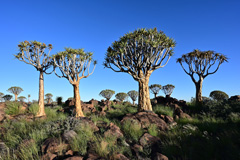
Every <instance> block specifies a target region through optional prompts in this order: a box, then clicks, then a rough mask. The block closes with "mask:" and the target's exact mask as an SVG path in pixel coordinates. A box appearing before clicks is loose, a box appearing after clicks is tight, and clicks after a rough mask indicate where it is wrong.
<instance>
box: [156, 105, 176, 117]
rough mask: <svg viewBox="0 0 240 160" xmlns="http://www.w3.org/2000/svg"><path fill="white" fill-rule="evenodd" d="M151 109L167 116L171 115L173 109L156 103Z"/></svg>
mask: <svg viewBox="0 0 240 160" xmlns="http://www.w3.org/2000/svg"><path fill="white" fill-rule="evenodd" d="M153 111H154V112H155V113H156V114H158V115H167V116H171V117H172V116H173V109H172V108H170V107H165V106H162V105H156V106H155V107H153Z"/></svg>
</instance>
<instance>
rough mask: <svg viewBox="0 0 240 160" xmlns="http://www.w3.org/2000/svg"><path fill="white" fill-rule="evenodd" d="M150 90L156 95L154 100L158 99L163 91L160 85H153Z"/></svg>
mask: <svg viewBox="0 0 240 160" xmlns="http://www.w3.org/2000/svg"><path fill="white" fill-rule="evenodd" d="M149 89H150V90H151V91H152V93H153V94H154V98H156V97H157V94H158V93H159V91H160V90H161V89H162V86H161V85H160V84H152V85H150V86H149Z"/></svg>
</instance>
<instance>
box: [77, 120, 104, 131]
mask: <svg viewBox="0 0 240 160" xmlns="http://www.w3.org/2000/svg"><path fill="white" fill-rule="evenodd" d="M77 119H79V120H81V123H82V124H83V125H85V126H89V127H90V128H91V129H92V130H93V131H94V132H97V131H99V128H98V127H97V126H96V125H95V124H94V123H93V121H91V120H90V119H89V118H87V117H78V118H77Z"/></svg>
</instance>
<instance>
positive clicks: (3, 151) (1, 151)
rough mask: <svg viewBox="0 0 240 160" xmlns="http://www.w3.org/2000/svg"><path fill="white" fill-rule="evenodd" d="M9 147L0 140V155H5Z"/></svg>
mask: <svg viewBox="0 0 240 160" xmlns="http://www.w3.org/2000/svg"><path fill="white" fill-rule="evenodd" d="M8 150H9V148H8V147H7V146H6V144H5V143H4V142H0V157H1V155H6V154H7V152H8Z"/></svg>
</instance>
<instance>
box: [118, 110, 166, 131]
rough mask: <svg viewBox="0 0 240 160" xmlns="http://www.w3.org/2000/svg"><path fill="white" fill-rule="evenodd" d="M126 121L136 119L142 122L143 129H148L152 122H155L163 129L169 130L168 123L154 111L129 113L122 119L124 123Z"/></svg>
mask: <svg viewBox="0 0 240 160" xmlns="http://www.w3.org/2000/svg"><path fill="white" fill-rule="evenodd" d="M125 121H135V122H138V123H139V124H141V127H142V128H143V129H147V128H148V127H149V126H150V125H151V124H155V125H156V126H157V128H158V129H159V130H161V131H166V130H168V126H167V123H166V122H165V121H164V120H162V119H161V118H160V117H158V115H157V114H155V113H154V112H138V113H135V114H127V115H126V116H125V117H124V118H123V119H122V120H121V123H122V124H123V123H124V122H125Z"/></svg>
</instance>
